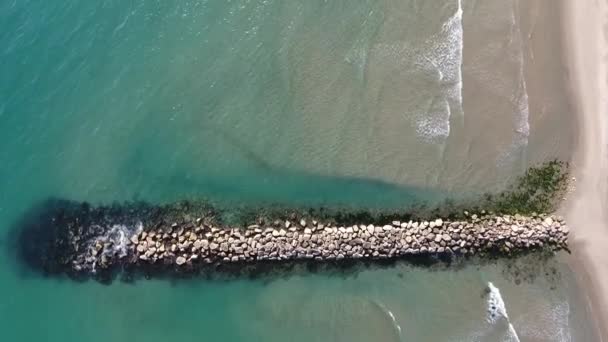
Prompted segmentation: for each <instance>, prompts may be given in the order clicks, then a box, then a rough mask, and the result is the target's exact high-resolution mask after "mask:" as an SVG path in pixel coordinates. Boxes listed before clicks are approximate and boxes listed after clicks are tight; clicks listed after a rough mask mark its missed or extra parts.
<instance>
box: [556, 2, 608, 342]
mask: <svg viewBox="0 0 608 342" xmlns="http://www.w3.org/2000/svg"><path fill="white" fill-rule="evenodd" d="M607 7H608V6H607V4H606V3H605V1H604V0H602V1H564V4H563V18H564V31H565V32H564V37H565V42H566V44H567V49H566V50H565V51H566V52H567V53H566V56H567V58H568V67H569V69H568V74H569V75H570V77H571V85H572V93H573V95H574V96H573V99H574V100H575V109H576V114H577V115H578V117H579V132H578V140H577V151H576V153H575V155H574V159H573V165H574V175H575V176H576V191H575V192H574V194H573V196H571V198H570V199H569V200H568V201H567V202H566V203H565V210H566V213H567V218H568V221H569V223H570V225H571V226H572V227H573V237H572V238H571V240H572V241H571V245H572V246H573V260H572V265H573V268H574V269H575V271H577V273H578V280H579V283H581V285H583V286H584V288H586V289H587V296H588V297H587V302H588V306H589V309H590V310H591V312H592V314H593V317H595V318H596V322H595V326H596V330H597V333H598V335H599V337H598V338H597V340H599V341H605V340H607V339H608V254H607V253H606V246H607V245H608V215H606V209H607V208H608V203H607V200H606V194H607V190H608V182H607V172H608V148H607V143H608V134H607V133H608V130H607V123H608V119H607V118H606V114H607V113H606V110H605V105H606V100H607V96H606V91H607V86H606V71H607V69H608V65H607V61H606V57H605V56H606V52H608V50H607V48H608V44H607V37H606V36H607V33H608V32H607V26H606V25H607V24H608V20H607V19H606V15H607V13H606V9H607Z"/></svg>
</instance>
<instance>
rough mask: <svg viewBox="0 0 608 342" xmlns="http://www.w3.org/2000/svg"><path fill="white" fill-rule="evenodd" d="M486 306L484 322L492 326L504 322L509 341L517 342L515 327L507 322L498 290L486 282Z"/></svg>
mask: <svg viewBox="0 0 608 342" xmlns="http://www.w3.org/2000/svg"><path fill="white" fill-rule="evenodd" d="M487 305H488V311H487V315H486V321H487V322H488V323H489V324H490V325H492V326H496V325H498V324H500V323H501V322H504V323H505V324H507V325H508V331H509V334H508V337H509V340H510V341H515V342H519V336H517V332H516V331H515V327H513V324H511V321H510V320H509V315H508V314H507V308H506V306H505V302H504V300H503V298H502V296H501V294H500V290H499V289H498V288H497V287H496V286H494V284H492V283H491V282H488V298H487Z"/></svg>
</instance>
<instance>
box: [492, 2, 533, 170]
mask: <svg viewBox="0 0 608 342" xmlns="http://www.w3.org/2000/svg"><path fill="white" fill-rule="evenodd" d="M515 10H516V8H515V4H513V5H512V6H511V18H510V19H511V23H510V24H511V33H510V36H511V41H510V44H509V45H510V46H509V49H510V51H514V56H513V58H515V60H516V63H517V64H518V66H519V68H518V71H517V73H518V75H517V80H518V84H517V85H516V88H515V89H513V95H512V97H511V102H512V103H513V106H514V118H513V130H514V133H515V134H514V137H513V139H512V141H511V145H510V146H509V147H508V148H507V149H506V150H505V151H504V152H503V153H502V154H501V156H499V158H498V162H497V164H498V166H503V165H504V164H505V163H507V162H513V161H514V160H515V159H517V156H519V155H520V153H523V152H524V150H525V148H526V147H527V146H528V138H529V136H530V104H529V99H528V89H527V85H526V77H525V68H524V67H525V58H524V44H523V40H522V33H521V28H520V25H519V23H518V22H517V16H516V14H515ZM518 152H520V153H518Z"/></svg>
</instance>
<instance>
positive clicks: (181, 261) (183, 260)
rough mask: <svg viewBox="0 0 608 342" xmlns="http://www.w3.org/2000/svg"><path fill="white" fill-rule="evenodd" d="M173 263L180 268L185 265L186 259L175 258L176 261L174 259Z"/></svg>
mask: <svg viewBox="0 0 608 342" xmlns="http://www.w3.org/2000/svg"><path fill="white" fill-rule="evenodd" d="M175 263H176V264H178V265H180V266H181V265H183V264H185V263H186V258H184V257H181V256H180V257H177V259H175Z"/></svg>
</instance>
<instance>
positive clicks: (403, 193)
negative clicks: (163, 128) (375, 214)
mask: <svg viewBox="0 0 608 342" xmlns="http://www.w3.org/2000/svg"><path fill="white" fill-rule="evenodd" d="M201 134H206V135H207V137H208V139H206V140H208V141H209V146H208V148H209V149H213V147H214V146H215V147H219V146H223V147H226V146H228V147H229V148H228V149H227V150H229V152H231V153H233V154H235V155H238V157H235V158H232V157H231V158H230V159H231V161H230V162H226V163H225V164H221V165H220V166H218V167H219V170H218V169H214V167H215V165H210V166H209V167H207V166H206V165H203V163H204V161H203V160H202V159H205V158H203V157H201V160H196V158H197V156H190V155H188V156H186V158H183V156H180V155H177V156H176V155H175V151H174V150H172V149H173V148H175V146H166V145H163V144H162V143H160V139H159V138H155V137H154V136H147V137H140V142H139V144H138V145H137V146H138V147H136V148H135V149H134V150H132V151H130V152H129V153H130V155H129V157H128V158H127V159H126V160H125V161H124V162H123V163H122V164H121V166H120V168H119V170H118V171H119V172H118V174H120V175H123V178H122V179H121V182H123V183H122V184H124V186H125V187H126V188H127V189H132V191H133V194H134V195H133V197H132V198H127V199H120V200H131V199H134V198H137V199H140V198H141V199H144V200H153V201H159V200H160V201H163V200H169V201H171V200H178V199H183V198H193V199H200V198H202V197H204V198H208V199H211V200H213V201H224V202H227V203H230V204H233V203H235V202H236V203H247V204H252V203H253V204H262V203H266V204H275V203H281V204H284V205H306V206H312V207H316V206H325V205H329V206H341V207H351V208H352V207H359V208H370V207H371V208H376V209H379V208H382V209H388V208H392V209H394V208H402V207H404V206H409V205H413V204H419V203H421V202H424V203H435V202H438V201H439V200H441V199H443V198H444V197H446V195H445V194H443V193H441V192H439V191H434V190H432V189H424V188H420V187H415V186H406V185H398V184H393V183H389V182H385V181H381V180H374V179H366V178H358V177H348V176H334V175H321V174H314V173H309V172H304V171H299V170H290V169H286V168H284V167H279V166H276V165H272V163H271V162H269V161H268V158H267V157H266V156H264V155H263V154H261V153H258V152H257V151H255V150H254V149H252V148H251V147H250V146H249V145H248V144H246V143H244V142H243V141H242V140H241V139H239V138H238V137H236V136H234V134H231V133H230V132H227V131H226V130H224V129H221V128H217V127H208V128H205V129H202V130H201ZM150 146H161V147H160V148H159V149H157V150H154V151H153V152H151V151H150ZM160 156H162V157H160ZM199 157H200V156H199ZM161 160H162V161H164V162H161ZM219 163H220V162H218V164H219ZM167 164H170V165H167ZM188 164H189V165H188ZM189 166H190V167H189ZM378 167H382V166H381V165H378ZM211 169H213V171H209V172H206V171H207V170H211ZM139 180H145V184H140V182H138V181H139ZM134 184H140V185H136V186H134ZM134 187H135V188H134ZM167 189H169V190H167ZM159 191H160V192H163V191H164V192H165V193H166V192H167V191H170V193H171V195H169V196H165V194H163V193H159ZM175 194H179V198H175Z"/></svg>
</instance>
